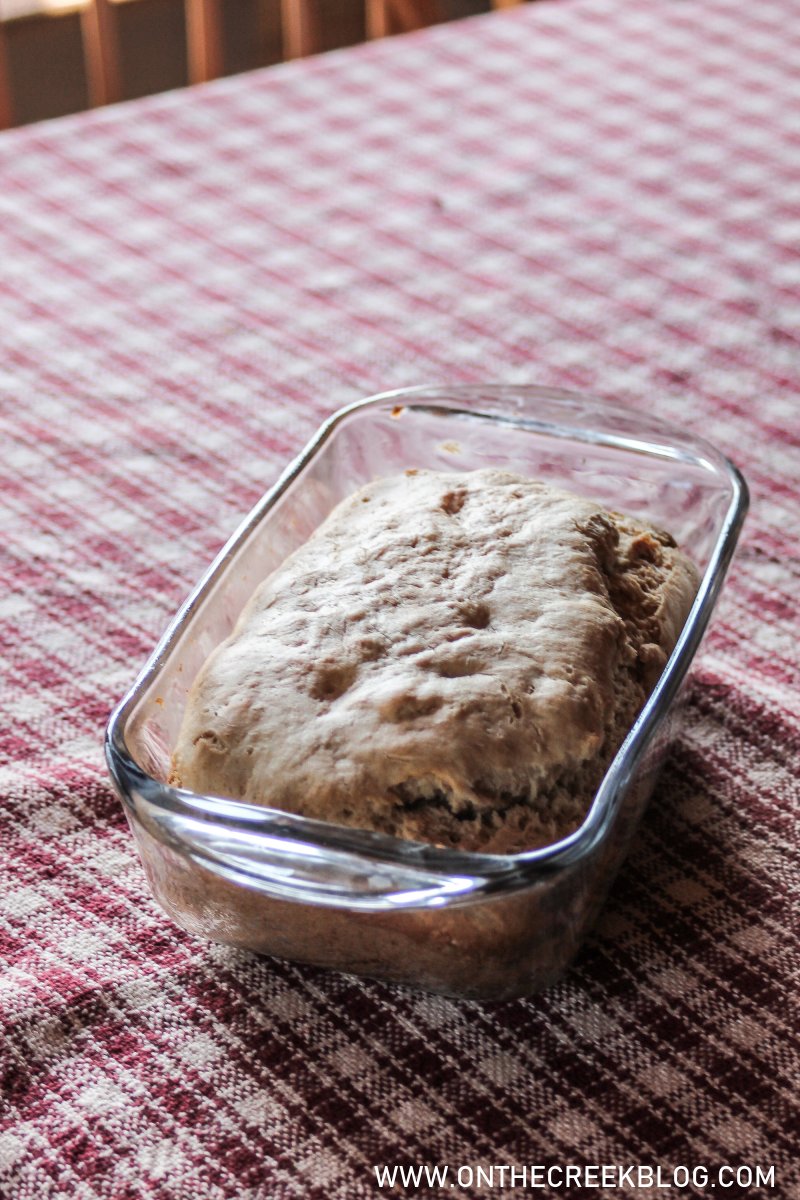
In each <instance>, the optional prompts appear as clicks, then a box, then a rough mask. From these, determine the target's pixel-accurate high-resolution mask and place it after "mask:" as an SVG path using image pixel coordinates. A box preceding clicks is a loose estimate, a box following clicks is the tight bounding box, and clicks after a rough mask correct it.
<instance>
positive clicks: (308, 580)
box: [171, 469, 697, 854]
mask: <svg viewBox="0 0 800 1200" xmlns="http://www.w3.org/2000/svg"><path fill="white" fill-rule="evenodd" d="M696 587H697V572H696V569H695V568H694V566H693V564H692V563H691V561H690V560H689V559H688V558H687V557H686V556H685V555H684V554H682V553H681V552H680V551H679V550H678V549H677V548H676V546H675V543H674V541H673V540H672V538H671V537H670V536H669V535H668V534H666V533H663V532H662V531H659V530H657V529H654V528H652V527H650V526H647V525H645V524H643V523H641V522H639V521H637V520H635V519H633V518H631V517H627V516H623V515H621V514H618V513H610V512H608V511H607V510H605V509H603V508H602V507H601V506H599V505H597V504H595V503H593V502H592V501H589V500H585V499H583V498H581V497H578V496H575V495H572V494H571V493H568V492H564V491H561V490H559V489H555V488H552V487H549V486H547V485H545V484H544V483H542V482H540V481H537V480H531V479H525V478H522V477H520V476H518V475H514V474H511V473H508V472H504V471H498V470H492V469H487V470H479V471H473V472H468V473H441V472H432V471H409V472H406V473H405V474H403V475H399V476H392V477H389V478H383V479H378V480H376V481H374V482H373V483H370V484H368V485H367V486H366V487H364V488H362V489H361V490H360V491H358V492H356V493H355V494H354V495H352V496H350V497H348V498H347V499H346V500H344V501H343V502H342V503H341V504H339V505H338V506H337V508H336V509H335V510H334V511H333V512H332V513H331V514H330V516H329V517H328V518H327V520H326V521H325V522H324V523H323V524H322V525H321V526H320V527H319V528H318V529H317V531H316V532H315V533H314V534H313V535H312V537H311V538H309V540H308V541H307V542H306V543H304V545H302V546H301V547H299V549H298V550H296V551H295V552H294V553H293V554H292V555H291V556H290V557H289V558H288V559H287V560H286V561H285V562H284V563H283V564H282V565H281V566H280V567H279V568H278V569H277V570H276V571H274V572H273V573H272V574H271V575H270V576H269V578H268V579H266V580H265V581H264V582H263V583H262V584H261V586H260V587H259V588H258V590H257V591H256V593H255V594H254V596H253V597H252V599H251V601H250V603H249V604H248V606H247V608H246V610H245V612H244V613H243V614H242V616H241V618H240V620H239V622H238V624H237V627H236V629H235V630H234V632H233V634H232V635H231V636H230V637H229V638H228V639H227V640H226V641H225V642H223V643H222V645H221V646H219V647H218V648H217V650H215V651H214V653H213V654H212V655H211V656H210V658H209V659H208V661H207V662H206V663H205V665H204V666H203V668H202V669H201V671H200V673H199V675H198V677H197V679H196V681H195V683H194V685H193V687H192V689H191V692H190V695H189V699H188V703H187V709H186V713H185V716H184V720H183V725H182V728H181V732H180V735H179V739H178V743H177V746H176V749H175V753H174V756H173V770H172V775H171V782H173V783H175V784H177V785H180V786H183V787H186V788H189V789H191V790H193V791H196V792H199V793H205V794H212V795H219V796H230V797H234V798H237V799H243V800H247V801H249V802H250V803H253V804H258V805H266V806H269V807H272V808H278V809H282V810H285V811H288V812H293V813H300V814H303V815H305V816H309V817H315V818H319V819H322V820H327V821H333V822H336V823H338V824H342V825H348V826H356V827H360V828H365V829H372V830H378V831H381V832H385V833H390V834H394V835H395V836H398V837H401V838H409V839H412V840H415V841H420V842H428V843H433V844H436V845H444V846H457V847H459V848H460V849H465V850H475V851H482V852H486V853H495V854H508V853H516V852H518V851H522V850H526V849H532V848H534V847H536V846H541V845H546V844H549V843H551V842H554V841H557V840H560V839H561V838H563V837H565V836H566V835H567V834H569V833H570V832H572V831H573V830H574V829H576V828H577V827H578V826H579V825H580V824H581V823H582V821H583V819H584V817H585V815H586V812H587V811H588V808H589V806H590V804H591V801H592V798H593V796H594V794H595V792H596V790H597V787H598V786H599V783H600V781H601V780H602V777H603V775H604V773H605V771H606V769H607V767H608V764H609V762H610V761H611V759H612V758H613V756H614V754H615V753H616V751H617V749H618V747H619V745H620V744H621V742H622V740H623V739H624V737H625V735H626V733H627V732H628V730H629V728H630V726H631V724H632V723H633V721H634V719H635V717H636V715H637V713H638V712H639V710H640V708H641V707H642V704H643V703H644V701H645V699H646V697H647V695H648V694H649V692H650V690H651V689H652V687H653V686H654V684H655V682H656V680H657V679H658V676H659V675H660V673H661V670H662V668H663V666H664V664H665V662H666V660H667V658H668V656H669V654H670V653H671V651H672V649H673V646H674V644H675V641H676V639H677V637H678V635H679V633H680V630H681V629H682V627H683V624H684V622H685V620H686V616H687V614H688V611H689V608H690V607H691V603H692V600H693V598H694V595H695V591H696Z"/></svg>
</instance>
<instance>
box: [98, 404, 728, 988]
mask: <svg viewBox="0 0 800 1200" xmlns="http://www.w3.org/2000/svg"><path fill="white" fill-rule="evenodd" d="M486 466H492V467H503V468H507V469H509V470H512V471H516V472H519V473H520V474H522V475H528V476H533V477H538V478H540V479H543V480H545V481H547V482H550V483H553V484H555V485H559V486H562V487H565V488H568V489H570V490H571V491H574V492H577V493H580V494H582V495H585V496H588V497H592V498H594V499H596V500H598V501H600V502H602V503H603V504H605V505H606V506H607V507H609V508H611V509H620V510H622V511H625V512H628V513H631V514H633V515H635V516H639V517H643V518H647V519H649V520H651V521H653V522H654V523H655V524H656V525H658V526H661V527H663V528H665V529H668V530H669V531H670V532H671V533H672V534H673V535H674V536H675V538H676V539H677V541H678V544H679V545H680V546H681V547H682V548H683V549H684V550H686V551H687V552H688V553H689V554H690V555H691V556H692V557H693V558H694V560H695V561H696V563H697V565H698V566H699V567H700V569H701V571H702V573H703V577H702V582H701V585H700V589H699V592H698V595H697V598H696V601H695V604H694V606H693V608H692V611H691V613H690V615H689V617H688V619H687V622H686V625H685V627H684V629H683V632H682V634H681V636H680V639H679V641H678V644H677V646H676V647H675V650H674V653H673V654H672V656H671V658H670V660H669V662H668V663H667V665H666V667H665V669H664V672H663V674H662V676H661V679H660V680H659V682H658V685H657V686H656V688H655V690H654V692H653V693H652V695H651V696H650V699H649V700H648V702H647V704H646V705H645V707H644V709H643V710H642V712H641V714H640V716H639V718H638V719H637V721H636V723H635V725H634V727H633V728H632V729H631V731H630V733H629V735H628V737H627V738H626V740H625V742H624V744H623V745H622V746H621V748H620V750H619V752H618V754H617V756H616V758H615V759H614V761H613V763H612V764H611V766H610V767H609V770H608V772H607V774H606V776H605V779H604V780H603V783H602V785H601V787H600V789H599V790H598V792H597V795H596V797H595V799H594V802H593V804H592V806H591V809H590V811H589V813H588V815H587V817H586V820H585V821H584V823H583V825H582V826H581V828H580V829H579V830H577V831H576V832H575V833H574V834H572V835H571V836H570V837H568V838H566V839H565V840H563V841H562V842H559V843H558V844H556V845H552V846H548V847H545V848H543V849H538V850H533V851H529V852H527V853H523V854H515V855H507V856H500V855H485V854H484V855H479V854H467V853H464V852H462V851H458V850H453V849H441V848H437V847H434V846H426V845H421V844H417V843H411V842H404V841H400V840H398V839H396V838H392V837H388V836H385V835H382V834H374V833H369V832H365V831H361V830H356V829H350V828H343V827H341V826H337V825H333V824H329V823H327V822H321V821H312V820H309V819H307V818H304V817H299V816H293V815H288V814H285V813H281V812H278V811H276V810H274V809H266V808H259V807H255V806H253V805H249V804H245V803H241V802H235V801H231V800H226V799H222V798H218V797H213V796H202V795H196V794H194V793H191V792H188V791H185V790H182V789H177V788H174V787H170V786H169V785H168V784H167V782H166V779H167V776H168V773H169V760H170V754H171V751H172V748H173V746H174V744H175V741H176V737H177V733H178V729H179V726H180V723H181V718H182V715H183V710H184V706H185V703H186V695H187V692H188V690H189V688H190V686H191V684H192V681H193V679H194V678H195V675H196V674H197V672H198V670H199V668H200V666H201V665H202V663H203V662H204V661H205V659H206V657H207V655H208V654H209V653H210V651H211V650H212V649H213V648H214V647H215V646H216V645H217V644H218V643H219V642H220V641H221V640H222V639H223V638H224V637H226V636H227V635H228V634H229V633H230V631H231V629H232V628H233V626H234V624H235V622H236V619H237V617H238V615H239V613H240V611H241V609H242V608H243V606H244V604H245V603H246V601H247V600H248V598H249V597H250V595H251V593H252V592H253V590H254V588H255V587H256V586H257V585H258V583H259V582H260V581H261V580H262V579H263V578H264V577H265V576H266V575H267V574H268V573H269V572H270V571H271V570H273V568H274V567H276V566H277V565H278V564H279V563H280V562H281V561H282V560H283V559H284V558H285V557H286V556H287V555H288V554H289V553H290V552H291V551H292V550H293V549H294V548H295V547H296V546H298V545H299V544H300V543H301V542H303V541H304V540H305V539H306V538H307V537H308V536H309V535H310V534H311V533H312V531H313V530H314V529H315V528H316V526H317V525H318V524H319V523H320V522H321V521H322V520H323V519H324V518H325V516H326V515H327V514H328V513H329V512H330V510H331V509H332V508H333V507H334V506H335V505H336V504H337V503H338V502H339V500H341V499H342V498H344V497H345V496H347V495H349V494H350V493H351V492H353V491H354V490H355V489H356V488H358V487H359V486H361V485H362V484H363V483H365V482H367V481H369V480H371V479H374V478H376V477H378V476H382V475H389V474H393V473H397V472H400V471H402V470H404V469H405V468H408V467H423V468H424V467H427V468H434V469H440V470H469V469H472V468H475V467H486ZM746 508H747V490H746V486H745V484H744V481H743V479H742V477H741V476H740V474H739V473H738V471H737V470H736V469H735V467H733V466H732V465H731V463H730V462H729V461H728V460H727V459H726V458H724V457H723V456H722V455H721V454H719V453H718V452H717V451H716V450H715V449H714V448H713V447H712V446H710V445H708V444H707V443H706V442H704V441H702V440H701V439H699V438H696V437H694V436H693V435H691V434H689V433H686V432H684V431H682V430H678V429H675V428H672V427H670V426H669V425H667V424H665V423H664V422H663V421H661V420H659V419H658V418H656V417H649V416H642V415H641V414H637V413H633V412H630V411H626V410H624V409H618V408H615V407H612V406H609V405H607V404H605V403H603V402H601V401H599V400H595V399H592V398H590V397H585V396H579V395H574V394H569V393H564V392H556V391H553V390H549V389H542V388H535V387H512V386H486V387H481V386H475V387H451V388H448V387H429V388H427V387H423V388H410V389H406V390H403V391H399V392H391V393H387V394H385V395H381V396H376V397H373V398H371V399H368V400H363V401H361V402H359V403H357V404H353V405H351V406H350V407H348V408H345V409H342V410H341V411H339V412H338V413H336V414H335V415H334V416H333V417H331V418H330V420H328V421H326V423H325V424H324V425H323V426H322V428H321V429H320V430H319V432H318V433H317V435H316V437H314V438H313V440H312V441H311V442H310V443H309V445H308V446H307V447H306V448H305V450H303V452H302V453H301V454H300V455H299V457H298V458H297V459H296V460H295V461H294V462H293V463H292V464H291V466H290V467H289V468H288V469H287V470H286V471H285V472H284V474H283V475H282V476H281V478H280V479H279V481H278V482H277V484H276V485H275V486H274V487H273V488H272V489H271V490H270V491H269V492H268V493H267V494H266V496H265V497H264V498H263V499H262V500H261V501H260V502H259V503H258V504H257V505H256V507H255V508H254V509H253V511H252V512H251V513H250V515H249V516H248V517H247V518H246V519H245V520H244V522H243V523H242V525H241V526H240V527H239V529H238V530H237V531H236V533H235V534H234V535H233V537H232V538H231V540H230V541H229V542H228V544H227V545H226V546H225V547H224V549H223V550H222V551H221V553H220V554H219V555H218V557H217V558H216V560H215V561H214V563H213V564H212V565H211V567H210V568H209V570H208V571H207V572H206V574H205V575H204V576H203V578H202V579H201V580H200V582H199V584H198V585H197V587H196V588H195V590H194V592H193V593H192V595H191V596H190V598H189V599H188V600H187V602H186V603H185V604H184V606H183V607H182V608H181V610H180V611H179V613H178V614H177V616H176V617H175V619H174V620H173V621H172V623H171V624H170V626H169V628H168V629H167V631H166V632H165V634H164V636H163V638H162V639H161V641H160V642H159V644H158V646H157V647H156V649H155V651H154V653H153V655H152V657H151V658H150V660H149V662H148V663H147V665H146V666H145V668H144V670H143V671H142V673H141V675H140V676H139V678H138V679H137V680H136V682H135V684H134V685H133V687H132V689H131V691H130V692H129V693H128V695H127V696H126V697H125V699H124V700H123V701H122V702H121V704H120V705H119V706H118V707H117V709H116V710H115V712H114V713H113V715H112V717H111V720H110V723H109V726H108V731H107V737H106V754H107V759H108V764H109V768H110V771H111V774H112V777H113V779H114V782H115V784H116V787H117V789H118V791H119V793H120V795H121V797H122V800H123V802H124V806H125V811H126V814H127V817H128V820H129V822H130V825H131V828H132V830H133V833H134V835H135V837H136V841H137V843H138V847H139V852H140V854H141V857H142V862H143V864H144V867H145V871H146V872H147V877H148V880H149V882H150V885H151V887H152V890H153V893H154V895H155V897H156V899H157V900H158V901H159V902H160V903H161V905H162V906H163V907H164V909H166V911H167V913H169V915H170V916H171V917H172V918H173V919H174V920H175V921H176V922H177V923H178V924H179V925H180V926H182V927H183V928H184V929H186V930H188V931H189V932H190V933H193V934H197V935H199V936H201V937H205V938H211V939H213V940H215V941H220V942H226V943H229V944H231V945H234V946H241V947H246V948H248V949H251V950H254V951H258V952H261V953H266V954H274V955H279V956H281V957H284V958H290V959H295V960H300V961H305V962H311V963H316V964H318V965H321V966H326V967H332V968H336V969H338V970H341V971H348V972H353V973H356V974H359V975H366V976H372V977H376V978H381V979H388V980H394V981H397V982H400V983H405V984H410V985H413V986H417V987H420V988H425V989H429V990H432V991H439V992H445V993H448V994H450V995H454V996H460V997H470V998H477V999H482V1000H499V999H505V998H510V997H513V996H520V995H526V994H528V993H530V992H532V991H535V990H537V989H539V988H542V987H544V986H546V985H548V984H550V983H552V982H553V980H555V979H556V978H557V977H558V976H559V975H560V974H561V973H562V972H563V971H564V969H565V968H566V967H567V966H568V964H569V962H570V960H571V959H572V958H573V956H574V954H575V952H576V951H577V949H578V947H579V946H580V943H581V941H582V939H583V937H584V935H585V933H586V931H587V930H588V928H589V927H590V925H591V923H592V921H593V920H594V918H595V916H596V914H597V912H598V910H599V908H600V906H601V904H602V902H603V899H604V897H605V895H606V892H607V891H608V888H609V886H610V884H611V881H612V880H613V878H614V875H615V873H616V871H617V869H618V867H619V865H620V863H621V861H622V859H623V857H624V853H625V849H626V846H627V843H628V841H629V838H630V835H631V833H632V831H633V830H634V828H635V826H636V824H637V821H638V819H639V817H640V815H641V813H642V810H643V807H644V805H645V803H646V800H647V798H648V796H649V794H650V792H651V790H652V786H653V782H654V777H655V773H656V770H657V768H658V766H659V764H660V762H661V759H662V757H663V754H664V751H665V748H666V746H667V744H668V742H669V739H670V735H671V732H672V726H673V718H674V716H675V713H676V699H677V697H678V693H679V690H680V685H681V683H682V681H683V680H684V679H685V677H686V674H687V671H688V669H689V666H690V663H691V661H692V659H693V657H694V655H695V653H696V651H697V648H698V646H699V644H700V640H701V638H702V635H703V632H704V630H705V629H706V626H707V624H708V621H709V618H710V616H711V613H712V610H713V608H714V605H715V603H716V600H717V596H718V594H719V590H720V587H721V584H722V581H723V577H724V575H725V572H726V570H727V568H728V566H729V564H730V561H731V557H732V555H733V551H734V547H735V544H736V540H737V536H738V533H739V529H740V527H741V523H742V521H743V519H744V514H745V512H746ZM286 736H287V737H291V730H290V729H287V731H286Z"/></svg>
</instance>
